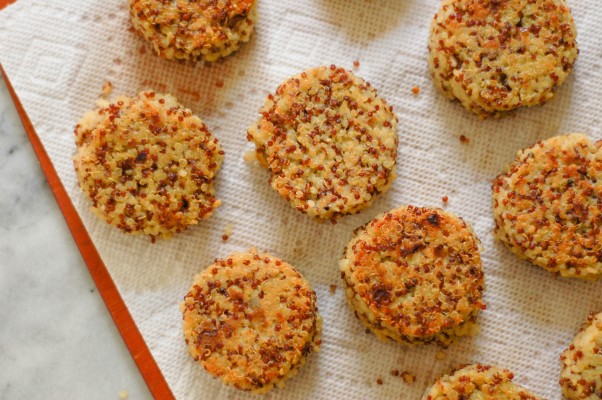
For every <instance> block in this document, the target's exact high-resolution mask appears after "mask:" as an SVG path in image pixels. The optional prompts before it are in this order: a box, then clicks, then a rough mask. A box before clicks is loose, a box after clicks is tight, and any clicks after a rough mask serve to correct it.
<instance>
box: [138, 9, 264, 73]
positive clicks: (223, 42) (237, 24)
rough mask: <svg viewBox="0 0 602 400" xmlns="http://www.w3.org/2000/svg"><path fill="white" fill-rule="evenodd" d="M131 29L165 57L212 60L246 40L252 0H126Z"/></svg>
mask: <svg viewBox="0 0 602 400" xmlns="http://www.w3.org/2000/svg"><path fill="white" fill-rule="evenodd" d="M130 16H131V20H132V25H133V26H134V29H135V30H136V31H137V32H138V33H139V34H140V35H141V36H142V37H143V38H144V39H146V40H147V41H149V42H150V43H151V44H152V46H153V48H154V50H155V52H156V53H157V54H158V55H160V56H161V57H163V58H166V59H168V60H173V59H177V60H192V61H197V60H205V61H216V60H217V59H219V58H221V57H226V56H228V55H229V54H231V53H232V52H234V51H236V50H237V49H238V48H239V47H240V45H241V43H245V42H248V41H249V39H250V37H251V34H252V33H253V29H254V25H255V21H256V20H257V1H256V0H197V1H193V0H175V1H165V0H130Z"/></svg>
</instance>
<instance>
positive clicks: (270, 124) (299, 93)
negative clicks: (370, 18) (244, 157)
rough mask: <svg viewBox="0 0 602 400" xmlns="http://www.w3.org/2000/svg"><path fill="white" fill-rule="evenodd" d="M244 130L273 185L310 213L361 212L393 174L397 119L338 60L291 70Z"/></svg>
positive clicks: (331, 216)
mask: <svg viewBox="0 0 602 400" xmlns="http://www.w3.org/2000/svg"><path fill="white" fill-rule="evenodd" d="M259 112H260V113H261V118H260V119H259V121H257V123H256V124H255V125H253V126H252V127H251V128H250V129H249V131H248V134H247V138H248V139H249V140H250V141H253V142H255V145H256V146H257V156H258V159H259V161H260V163H261V164H262V165H263V166H265V167H266V168H268V169H269V170H270V171H271V173H272V175H271V177H270V180H269V182H270V185H271V186H272V187H273V188H274V190H276V191H277V192H278V193H279V194H280V195H281V196H282V197H284V198H285V199H287V200H288V201H289V202H290V203H291V205H292V206H293V207H295V208H296V209H297V210H299V211H301V212H304V213H306V214H308V215H311V216H315V217H318V218H323V219H334V218H336V217H338V216H340V215H344V214H352V213H356V212H359V211H360V210H361V209H363V208H365V207H368V206H369V205H370V203H371V202H372V200H373V199H374V197H375V196H376V195H377V194H379V193H381V192H383V191H385V190H386V189H387V188H388V186H389V185H390V183H391V182H392V180H393V179H394V176H395V161H396V159H397V117H396V115H395V114H394V113H393V109H392V107H391V106H389V105H388V104H387V103H386V102H385V101H384V100H383V99H381V98H380V97H379V96H378V94H377V93H376V90H375V89H374V88H373V87H372V86H370V84H369V83H367V82H365V81H364V80H363V79H361V78H359V77H357V76H355V75H354V74H353V73H352V72H350V71H347V70H345V69H343V68H337V67H336V66H334V65H331V66H330V67H319V68H314V69H309V70H307V71H305V72H302V73H301V74H299V75H296V76H293V77H292V78H290V79H289V80H287V81H286V82H284V83H283V84H282V85H280V86H279V87H278V89H277V90H276V93H275V94H271V95H269V96H268V99H267V100H266V103H265V105H264V106H263V108H261V109H260V110H259Z"/></svg>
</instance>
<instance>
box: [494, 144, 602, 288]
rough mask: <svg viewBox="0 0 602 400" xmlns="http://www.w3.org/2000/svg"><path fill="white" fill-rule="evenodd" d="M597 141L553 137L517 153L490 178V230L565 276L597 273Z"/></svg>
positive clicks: (600, 251) (600, 255) (600, 214)
mask: <svg viewBox="0 0 602 400" xmlns="http://www.w3.org/2000/svg"><path fill="white" fill-rule="evenodd" d="M601 147H602V142H596V143H592V142H591V141H590V140H589V139H588V138H587V136H585V135H582V134H572V135H566V136H556V137H553V138H551V139H547V140H544V141H541V142H539V143H536V144H535V145H534V146H533V147H530V148H527V149H524V150H521V151H519V152H518V154H517V156H516V159H515V160H514V162H513V163H512V164H510V165H509V166H508V167H507V168H506V170H505V172H504V173H502V174H501V175H499V176H498V177H497V178H496V179H495V180H494V181H493V186H492V189H493V214H494V218H495V224H496V229H495V234H496V236H497V237H498V238H499V239H500V240H501V241H502V242H504V243H506V245H508V247H509V248H510V250H511V251H512V252H513V253H515V254H517V255H519V256H520V257H522V258H526V259H527V260H529V261H531V262H532V263H533V264H535V265H538V266H540V267H543V268H545V269H547V270H549V271H552V272H556V273H559V274H560V275H562V276H566V277H576V278H589V279H592V278H599V277H600V276H602V235H601V233H600V228H601V227H602V208H601V207H600V203H601V202H602V149H601Z"/></svg>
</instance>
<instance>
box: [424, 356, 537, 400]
mask: <svg viewBox="0 0 602 400" xmlns="http://www.w3.org/2000/svg"><path fill="white" fill-rule="evenodd" d="M513 378H514V374H513V373H512V372H510V371H508V370H507V369H502V368H499V367H491V366H486V365H480V364H474V365H468V366H464V367H460V368H459V369H457V370H455V371H452V372H451V374H449V375H445V376H442V377H441V378H439V379H437V380H436V381H435V383H434V384H433V386H431V387H430V388H428V389H427V390H426V393H425V394H424V396H422V400H438V399H441V400H444V399H449V400H458V399H481V400H539V399H540V398H539V397H537V396H535V395H534V394H532V393H530V392H529V391H527V390H526V389H525V388H523V387H521V386H519V385H517V384H515V383H513V382H512V379H513Z"/></svg>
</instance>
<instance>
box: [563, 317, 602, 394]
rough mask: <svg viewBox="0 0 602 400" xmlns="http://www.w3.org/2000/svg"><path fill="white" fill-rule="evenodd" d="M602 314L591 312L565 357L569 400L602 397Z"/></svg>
mask: <svg viewBox="0 0 602 400" xmlns="http://www.w3.org/2000/svg"><path fill="white" fill-rule="evenodd" d="M600 360H602V313H599V314H595V313H591V314H590V315H589V318H588V320H587V322H586V323H585V324H584V326H583V328H582V329H581V331H580V332H579V333H578V334H577V336H575V339H574V340H573V342H572V343H571V345H570V346H569V347H568V348H567V349H566V350H565V351H564V352H563V353H562V354H561V356H560V362H561V372H560V381H559V383H560V386H561V388H562V392H563V394H564V396H565V397H566V398H567V399H569V400H594V399H598V398H600V396H602V363H601V362H600Z"/></svg>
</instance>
